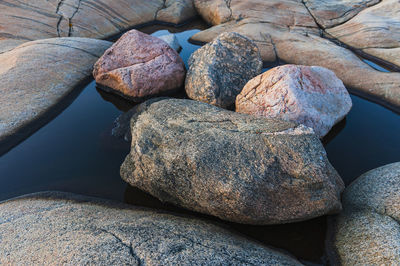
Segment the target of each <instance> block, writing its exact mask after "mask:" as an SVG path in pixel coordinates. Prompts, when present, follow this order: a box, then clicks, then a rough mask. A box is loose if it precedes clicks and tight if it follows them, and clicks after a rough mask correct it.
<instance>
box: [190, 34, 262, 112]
mask: <svg viewBox="0 0 400 266" xmlns="http://www.w3.org/2000/svg"><path fill="white" fill-rule="evenodd" d="M188 63H189V70H188V72H187V75H186V84H185V89H186V93H187V95H188V96H189V97H190V98H191V99H193V100H197V101H202V102H205V103H209V104H213V105H216V106H219V107H223V108H225V107H229V106H232V105H234V104H235V99H236V96H237V95H238V94H239V93H240V92H241V91H242V89H243V86H244V85H246V83H247V82H248V81H249V80H250V79H252V78H253V77H255V76H257V75H258V74H260V73H261V69H262V65H263V63H262V60H261V56H260V53H259V51H258V48H257V45H256V44H255V43H254V42H253V41H251V40H250V39H248V38H247V37H244V36H242V35H240V34H238V33H235V32H230V33H223V34H221V35H219V36H218V37H217V38H216V39H215V40H214V41H213V42H211V43H208V44H206V45H204V46H203V47H202V48H200V49H198V50H197V51H196V52H194V53H193V54H192V55H191V57H190V58H189V62H188Z"/></svg>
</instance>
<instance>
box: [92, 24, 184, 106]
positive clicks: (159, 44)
mask: <svg viewBox="0 0 400 266" xmlns="http://www.w3.org/2000/svg"><path fill="white" fill-rule="evenodd" d="M93 76H94V77H95V79H96V82H97V83H98V84H100V85H103V86H104V87H105V88H107V89H108V88H111V89H112V90H113V92H115V93H117V94H120V95H122V96H124V97H126V98H129V99H132V100H140V99H141V98H143V97H149V96H151V95H158V94H163V93H168V92H171V91H175V90H176V89H178V88H180V87H181V86H182V85H183V82H184V78H185V67H184V64H183V61H182V59H181V58H180V56H179V54H178V53H177V52H176V51H175V50H174V49H172V48H171V47H170V46H169V45H168V44H167V43H166V42H164V41H162V40H161V39H159V38H157V37H154V36H150V35H147V34H145V33H142V32H140V31H137V30H131V31H129V32H127V33H125V34H124V35H123V36H122V37H121V38H120V39H119V40H118V41H117V42H116V43H115V44H114V45H113V46H111V47H110V48H109V49H108V50H107V51H106V52H105V53H104V55H103V56H102V57H101V58H100V59H99V60H98V61H97V62H96V64H95V66H94V71H93Z"/></svg>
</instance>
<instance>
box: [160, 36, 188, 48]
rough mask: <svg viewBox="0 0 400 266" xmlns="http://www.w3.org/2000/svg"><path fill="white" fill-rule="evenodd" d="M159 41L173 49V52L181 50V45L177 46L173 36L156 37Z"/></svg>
mask: <svg viewBox="0 0 400 266" xmlns="http://www.w3.org/2000/svg"><path fill="white" fill-rule="evenodd" d="M158 38H160V39H161V40H163V41H164V42H166V43H168V45H169V46H170V47H171V48H172V49H174V50H175V51H177V52H179V50H181V48H182V47H181V45H180V44H179V41H178V38H176V36H175V34H172V33H170V34H165V35H162V36H158Z"/></svg>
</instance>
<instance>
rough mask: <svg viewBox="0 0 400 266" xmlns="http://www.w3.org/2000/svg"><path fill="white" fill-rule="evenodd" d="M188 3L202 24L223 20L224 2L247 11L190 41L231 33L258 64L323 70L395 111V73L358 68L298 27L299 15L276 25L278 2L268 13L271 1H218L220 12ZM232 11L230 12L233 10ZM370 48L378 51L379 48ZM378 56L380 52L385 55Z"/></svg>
mask: <svg viewBox="0 0 400 266" xmlns="http://www.w3.org/2000/svg"><path fill="white" fill-rule="evenodd" d="M213 2H214V1H213ZM289 2H293V3H294V2H298V4H301V3H299V2H301V1H297V0H292V1H289ZM383 2H384V1H383ZM194 3H195V6H196V8H198V10H199V13H200V14H201V15H202V16H203V17H204V18H205V19H207V18H209V17H210V16H212V17H218V15H220V16H225V13H226V10H229V8H227V4H226V3H230V7H231V9H232V6H237V8H238V9H239V7H240V6H241V5H242V4H241V3H243V5H245V6H251V11H250V10H249V9H244V8H243V9H239V10H240V12H241V14H246V16H245V17H244V18H239V17H235V16H233V17H231V18H230V16H229V19H227V20H228V21H227V20H215V21H212V23H213V25H215V26H214V27H212V28H210V29H207V30H205V31H202V32H200V33H197V34H195V35H194V36H192V38H191V39H192V40H193V41H199V42H211V41H212V40H213V39H214V38H216V37H217V36H218V35H219V34H221V33H223V32H237V33H239V34H242V35H244V36H246V37H248V38H250V39H251V40H253V41H254V42H255V43H256V44H257V46H258V48H259V49H260V54H261V57H262V59H263V60H264V61H268V62H276V61H278V62H280V61H282V62H285V63H290V64H296V65H308V66H322V67H326V68H328V69H330V70H332V71H333V72H335V74H336V75H337V76H338V77H339V78H340V79H341V80H342V81H343V83H344V84H345V85H346V87H347V88H349V89H351V90H352V91H353V92H355V93H357V94H360V95H362V96H363V97H367V98H370V99H372V100H374V101H376V102H378V103H380V104H383V105H385V106H387V107H390V108H393V109H394V110H396V111H400V87H399V86H400V85H399V84H400V83H399V81H400V74H399V73H383V72H380V71H377V70H375V69H373V68H372V67H370V66H368V65H367V64H366V63H364V62H363V61H362V60H361V59H360V58H359V57H358V56H356V55H354V53H353V52H351V51H350V50H348V49H346V48H344V47H341V46H338V45H337V44H335V43H334V42H332V41H329V40H327V39H324V38H322V37H321V36H322V34H321V33H320V31H321V29H318V28H315V27H314V26H311V25H309V26H304V24H305V23H297V21H306V20H305V18H304V16H305V15H304V12H292V14H293V16H291V17H289V16H287V17H285V18H284V19H286V21H287V22H285V21H283V22H282V21H281V20H279V19H276V20H275V19H273V18H274V17H275V16H276V14H278V13H279V12H281V13H284V12H288V11H285V10H282V11H278V10H276V9H286V6H287V5H286V4H283V2H282V4H275V5H274V8H272V9H271V8H270V4H271V3H272V2H271V1H262V2H261V1H257V0H250V1H240V0H232V1H226V2H225V1H218V3H219V4H220V5H221V6H223V5H224V3H225V9H224V8H222V7H220V8H215V7H214V6H213V5H209V6H207V5H201V3H204V1H202V0H196V1H194ZM285 3H286V2H285ZM293 5H294V4H293ZM294 6H296V5H294ZM377 6H378V5H377ZM370 8H375V7H370ZM370 8H367V9H365V10H364V11H363V12H366V11H367V10H368V9H370ZM297 9H299V10H300V7H299V8H296V9H293V8H292V9H290V10H292V11H293V10H297ZM223 10H225V11H223ZM232 10H235V8H233V9H232ZM236 12H239V11H236ZM234 13H235V12H233V14H234ZM216 14H217V15H216ZM310 17H311V15H310ZM289 18H290V19H289ZM353 19H355V18H353ZM349 22H351V20H350V21H349ZM220 23H222V24H220ZM217 24H219V25H217ZM331 30H333V29H331ZM374 47H378V48H379V45H377V46H374ZM371 49H373V50H367V49H364V50H363V51H364V52H365V53H367V52H369V51H376V52H377V51H378V50H377V48H371ZM396 49H397V48H394V49H387V53H388V57H390V55H393V56H394V58H397V55H398V53H397V54H396V51H397V50H396ZM380 51H381V52H383V51H385V50H384V49H383V50H380ZM371 55H372V52H371ZM393 60H394V59H391V62H393V63H394V61H393ZM387 63H389V62H387ZM392 65H393V64H392Z"/></svg>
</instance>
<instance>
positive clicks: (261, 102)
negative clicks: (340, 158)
mask: <svg viewBox="0 0 400 266" xmlns="http://www.w3.org/2000/svg"><path fill="white" fill-rule="evenodd" d="M351 106H352V102H351V98H350V95H349V93H348V92H347V90H346V88H345V87H344V85H343V82H342V81H341V80H340V79H338V78H337V77H336V75H335V74H334V73H333V72H332V71H330V70H329V69H326V68H323V67H315V66H312V67H308V66H297V65H284V66H279V67H276V68H273V69H271V70H269V71H267V72H264V73H263V74H261V75H259V76H257V77H255V78H253V79H252V80H250V81H249V82H248V83H247V84H246V86H245V87H244V88H243V90H242V92H241V93H240V94H239V95H238V96H237V98H236V112H239V113H244V114H251V115H256V116H259V117H266V118H279V119H282V120H285V121H291V122H295V123H298V124H303V125H306V126H308V127H311V128H312V129H314V132H315V133H316V134H317V135H318V136H319V137H320V138H322V137H323V136H325V135H326V134H327V133H328V132H329V130H331V128H332V127H333V126H334V125H335V124H336V123H338V122H339V121H341V120H342V119H343V118H344V117H345V116H346V115H347V114H348V112H349V111H350V109H351Z"/></svg>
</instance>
